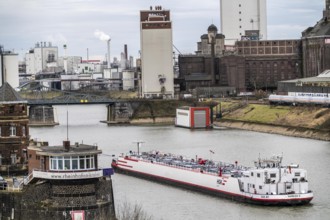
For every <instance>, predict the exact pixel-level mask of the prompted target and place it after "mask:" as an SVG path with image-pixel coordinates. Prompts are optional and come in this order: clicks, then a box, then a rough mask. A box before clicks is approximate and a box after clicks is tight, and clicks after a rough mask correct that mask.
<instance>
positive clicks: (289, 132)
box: [214, 120, 330, 141]
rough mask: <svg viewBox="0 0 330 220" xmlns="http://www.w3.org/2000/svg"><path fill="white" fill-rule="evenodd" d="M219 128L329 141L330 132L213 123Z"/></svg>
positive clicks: (286, 127) (277, 126)
mask: <svg viewBox="0 0 330 220" xmlns="http://www.w3.org/2000/svg"><path fill="white" fill-rule="evenodd" d="M214 124H215V125H216V126H219V127H227V128H235V129H243V130H249V131H256V132H264V133H269V134H280V135H286V136H292V137H301V138H312V139H316V140H323V141H330V132H329V131H321V130H315V129H309V128H299V127H290V126H280V125H267V124H260V123H252V122H244V121H234V120H221V121H218V122H215V123H214Z"/></svg>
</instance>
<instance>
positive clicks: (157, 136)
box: [30, 105, 330, 220]
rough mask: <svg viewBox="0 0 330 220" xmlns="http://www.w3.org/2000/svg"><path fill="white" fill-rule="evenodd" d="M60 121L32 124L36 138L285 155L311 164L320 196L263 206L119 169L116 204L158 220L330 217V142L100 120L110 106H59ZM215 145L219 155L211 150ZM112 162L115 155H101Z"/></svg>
mask: <svg viewBox="0 0 330 220" xmlns="http://www.w3.org/2000/svg"><path fill="white" fill-rule="evenodd" d="M55 108H56V111H55V114H56V116H57V120H58V121H59V122H60V125H59V126H56V127H53V128H31V129H30V134H31V137H32V138H37V139H39V140H44V141H49V143H50V145H59V144H61V143H62V141H63V140H64V139H66V136H67V129H66V120H67V118H66V115H67V111H68V115H69V117H68V121H69V130H68V133H69V139H70V140H71V142H84V143H86V144H97V145H98V146H99V148H100V149H102V150H103V153H104V154H108V155H112V154H115V155H118V154H120V153H126V152H128V151H129V150H134V151H136V144H135V143H133V142H134V141H141V140H142V141H144V142H145V144H144V145H143V146H142V148H141V151H149V150H161V151H163V152H171V153H175V154H182V155H185V156H188V157H193V158H194V157H195V156H196V155H198V157H204V158H210V157H211V158H212V159H213V160H219V161H225V162H234V161H238V162H239V163H241V164H244V165H247V166H252V165H253V160H255V159H257V158H258V156H259V154H260V155H261V157H269V156H272V155H275V154H276V155H277V154H282V153H283V155H284V161H283V162H284V164H285V163H287V164H289V163H297V164H299V165H300V166H301V167H302V168H305V169H307V171H308V179H309V183H310V186H311V188H312V190H313V191H314V199H313V200H312V203H311V204H310V205H307V206H301V207H263V206H254V205H248V204H241V203H237V202H233V201H229V200H226V199H221V198H217V197H212V196H208V195H204V194H201V193H197V192H193V191H188V190H184V189H180V188H176V187H172V186H167V185H163V184H159V183H154V182H150V181H146V180H141V179H138V178H134V177H129V176H125V175H120V174H115V175H114V176H113V184H114V197H115V201H116V206H119V205H122V204H123V203H125V202H128V203H130V204H132V205H133V206H134V205H135V204H137V205H141V206H142V208H143V210H144V211H145V212H146V213H147V214H148V215H149V216H152V219H166V220H167V219H174V220H176V219H177V220H181V219H191V220H195V219H198V220H200V219H329V218H330V217H329V216H330V193H329V191H330V190H329V189H328V186H329V183H330V160H329V159H330V142H325V141H316V140H310V139H303V138H294V137H286V136H280V135H273V134H263V133H257V132H248V131H241V130H197V131H196V130H195V131H191V130H188V129H183V128H176V127H174V126H116V127H111V126H107V125H106V124H102V123H100V122H99V121H101V120H105V118H106V107H105V106H104V105H83V106H69V107H66V106H56V107H55ZM210 150H212V151H214V152H215V154H212V155H210ZM100 161H101V166H103V167H109V166H110V164H111V157H109V156H101V159H100Z"/></svg>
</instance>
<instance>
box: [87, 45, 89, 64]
mask: <svg viewBox="0 0 330 220" xmlns="http://www.w3.org/2000/svg"><path fill="white" fill-rule="evenodd" d="M88 60H89V57H88V48H87V63H88Z"/></svg>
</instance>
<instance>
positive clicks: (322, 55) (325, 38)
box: [302, 0, 330, 78]
mask: <svg viewBox="0 0 330 220" xmlns="http://www.w3.org/2000/svg"><path fill="white" fill-rule="evenodd" d="M325 4H326V7H325V10H324V11H323V17H322V19H321V20H320V21H318V22H317V23H316V25H315V26H314V27H309V28H307V29H306V30H305V31H303V32H302V46H303V61H304V63H303V64H304V69H303V77H304V78H305V77H313V76H317V75H319V74H320V73H322V72H323V71H325V70H327V69H330V22H329V21H330V0H326V1H325Z"/></svg>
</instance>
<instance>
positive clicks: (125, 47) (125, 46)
mask: <svg viewBox="0 0 330 220" xmlns="http://www.w3.org/2000/svg"><path fill="white" fill-rule="evenodd" d="M124 51H125V59H126V60H127V44H125V45H124Z"/></svg>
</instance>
